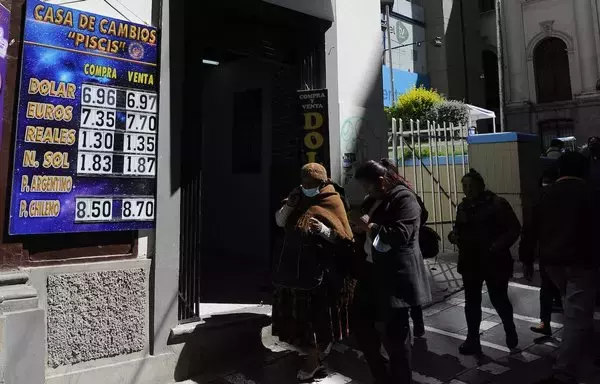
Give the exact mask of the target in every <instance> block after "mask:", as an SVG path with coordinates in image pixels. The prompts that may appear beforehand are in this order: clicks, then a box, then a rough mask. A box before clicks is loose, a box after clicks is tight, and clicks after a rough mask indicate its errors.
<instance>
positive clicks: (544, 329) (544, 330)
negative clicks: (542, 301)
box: [529, 321, 552, 336]
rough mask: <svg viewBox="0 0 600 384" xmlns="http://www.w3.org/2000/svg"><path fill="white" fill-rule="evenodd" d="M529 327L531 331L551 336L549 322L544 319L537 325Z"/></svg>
mask: <svg viewBox="0 0 600 384" xmlns="http://www.w3.org/2000/svg"><path fill="white" fill-rule="evenodd" d="M529 329H530V330H531V332H534V333H538V334H540V335H544V336H552V328H551V327H550V324H548V323H546V322H544V321H542V322H541V323H540V325H538V326H537V327H531V328H529Z"/></svg>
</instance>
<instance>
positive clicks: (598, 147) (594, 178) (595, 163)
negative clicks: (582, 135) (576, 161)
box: [587, 136, 600, 197]
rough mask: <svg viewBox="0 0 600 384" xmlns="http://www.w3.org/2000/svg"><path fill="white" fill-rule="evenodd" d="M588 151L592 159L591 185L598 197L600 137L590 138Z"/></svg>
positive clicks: (599, 189)
mask: <svg viewBox="0 0 600 384" xmlns="http://www.w3.org/2000/svg"><path fill="white" fill-rule="evenodd" d="M587 150H588V154H589V159H590V183H591V186H592V188H593V189H594V192H595V193H596V195H597V197H598V196H599V195H600V137H598V136H592V137H590V138H589V139H588V145H587Z"/></svg>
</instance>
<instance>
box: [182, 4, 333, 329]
mask: <svg viewBox="0 0 600 384" xmlns="http://www.w3.org/2000/svg"><path fill="white" fill-rule="evenodd" d="M188 3H189V7H188ZM188 3H186V15H187V16H189V22H188V21H186V29H187V28H188V26H189V32H188V33H186V40H187V41H189V43H186V63H185V64H186V80H185V84H184V88H185V95H186V105H185V110H186V112H185V121H186V123H185V127H184V132H183V136H182V137H183V140H182V148H181V150H182V157H183V158H184V161H183V162H182V163H183V165H182V167H183V169H182V175H183V179H184V182H183V187H182V207H181V220H182V234H181V266H180V319H181V320H189V319H194V318H197V317H199V307H200V306H201V304H200V303H245V304H255V303H260V302H268V300H269V299H270V290H271V287H270V263H271V260H272V254H273V252H277V243H278V239H279V238H280V237H281V232H280V231H279V230H278V229H277V228H276V227H275V225H274V220H273V213H274V211H275V209H277V208H278V206H279V203H280V201H281V200H282V199H283V198H284V197H285V196H286V194H287V192H288V191H289V190H290V189H291V188H292V187H293V186H295V185H296V184H297V183H298V175H299V168H300V156H299V149H300V145H299V144H300V142H299V132H300V127H298V123H297V118H296V90H298V89H316V88H320V87H323V86H324V83H325V79H324V33H325V30H326V29H327V28H328V27H329V24H328V23H324V22H322V21H320V20H318V19H316V18H313V17H309V16H306V15H303V14H300V13H296V12H293V11H290V10H287V9H284V8H281V7H277V6H274V5H271V4H267V3H265V2H262V1H258V0H246V1H240V0H234V1H229V2H192V1H188ZM207 3H208V4H207ZM194 8H198V9H194ZM198 15H201V16H200V19H198Z"/></svg>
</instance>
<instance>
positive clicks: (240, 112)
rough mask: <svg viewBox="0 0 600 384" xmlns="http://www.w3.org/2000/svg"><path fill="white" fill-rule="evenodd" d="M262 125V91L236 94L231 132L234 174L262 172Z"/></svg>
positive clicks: (254, 90) (253, 90) (234, 96)
mask: <svg viewBox="0 0 600 384" xmlns="http://www.w3.org/2000/svg"><path fill="white" fill-rule="evenodd" d="M262 123H263V121H262V90H261V89H251V90H248V91H243V92H236V93H234V95H233V130H232V132H231V134H232V137H231V144H232V145H231V151H232V153H231V162H232V172H233V173H234V174H236V173H237V174H239V173H260V172H261V163H262V136H263V135H262Z"/></svg>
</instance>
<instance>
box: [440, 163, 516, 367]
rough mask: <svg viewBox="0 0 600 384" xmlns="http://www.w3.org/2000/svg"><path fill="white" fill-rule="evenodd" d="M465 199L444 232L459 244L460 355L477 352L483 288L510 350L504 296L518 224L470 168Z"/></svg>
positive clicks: (512, 333) (512, 338)
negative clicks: (463, 326)
mask: <svg viewBox="0 0 600 384" xmlns="http://www.w3.org/2000/svg"><path fill="white" fill-rule="evenodd" d="M462 187H463V192H464V194H465V198H464V199H463V201H462V203H460V205H459V206H458V211H457V214H456V224H455V227H454V230H453V231H452V232H451V233H450V234H449V235H448V238H449V240H450V242H451V243H453V244H456V245H457V246H458V251H459V256H458V272H459V273H460V274H461V275H462V277H463V283H464V287H465V301H466V303H465V316H466V318H467V327H468V335H467V340H466V341H465V342H464V343H463V344H462V345H461V346H460V347H459V352H460V353H461V354H464V355H478V354H481V344H480V340H479V327H480V325H481V296H482V295H481V290H482V288H483V283H484V282H485V284H486V286H487V290H488V293H489V295H490V300H491V301H492V304H493V305H494V308H496V311H497V312H498V315H499V316H500V318H501V319H502V323H503V325H504V330H505V332H506V345H507V346H508V347H509V348H511V349H513V348H516V347H517V345H518V344H519V338H518V336H517V331H516V327H515V323H514V320H513V307H512V304H511V302H510V299H509V298H508V282H509V279H510V278H511V276H512V273H513V259H512V256H511V253H510V247H511V246H512V245H513V244H514V243H515V242H516V241H517V239H518V238H519V234H520V230H521V225H520V224H519V220H518V219H517V216H516V215H515V212H514V211H513V209H512V207H511V206H510V204H509V203H508V202H507V201H506V200H505V199H503V198H501V197H500V196H498V195H496V194H494V193H492V192H490V191H488V190H486V187H485V182H484V180H483V177H482V176H481V175H480V174H479V173H478V172H477V171H475V170H473V169H471V170H470V172H469V173H467V174H466V175H465V176H464V177H463V179H462Z"/></svg>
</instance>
